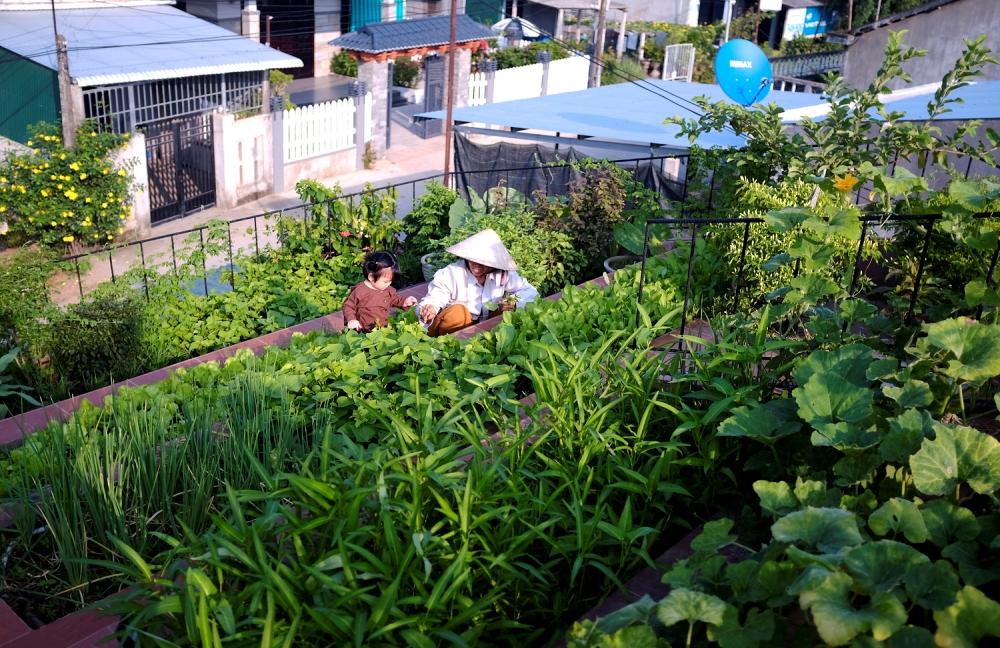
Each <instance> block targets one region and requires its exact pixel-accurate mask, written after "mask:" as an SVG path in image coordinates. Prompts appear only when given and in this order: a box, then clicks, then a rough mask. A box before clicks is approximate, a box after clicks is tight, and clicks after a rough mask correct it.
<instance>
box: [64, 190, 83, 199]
mask: <svg viewBox="0 0 1000 648" xmlns="http://www.w3.org/2000/svg"><path fill="white" fill-rule="evenodd" d="M63 195H64V196H66V197H67V198H69V199H70V200H76V199H77V198H79V197H80V194H78V193H76V192H75V191H73V188H72V187H71V188H69V189H67V190H66V191H64V192H63Z"/></svg>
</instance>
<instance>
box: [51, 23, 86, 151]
mask: <svg viewBox="0 0 1000 648" xmlns="http://www.w3.org/2000/svg"><path fill="white" fill-rule="evenodd" d="M56 61H57V63H58V66H59V70H58V76H59V118H60V121H62V132H63V145H64V146H65V147H66V148H68V149H70V148H73V147H74V146H75V145H76V129H77V128H78V127H79V126H80V124H79V121H80V120H79V119H77V114H76V109H75V106H74V105H73V80H72V79H71V78H70V75H69V52H68V51H67V50H66V39H65V38H63V35H62V34H56Z"/></svg>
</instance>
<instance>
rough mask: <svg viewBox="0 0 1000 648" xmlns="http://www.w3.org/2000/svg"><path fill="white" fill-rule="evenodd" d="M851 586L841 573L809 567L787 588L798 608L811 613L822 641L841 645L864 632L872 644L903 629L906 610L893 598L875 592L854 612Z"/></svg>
mask: <svg viewBox="0 0 1000 648" xmlns="http://www.w3.org/2000/svg"><path fill="white" fill-rule="evenodd" d="M852 584H853V581H852V579H851V577H850V576H848V575H847V574H845V573H843V572H830V571H827V570H825V569H823V568H821V567H811V568H809V569H808V570H807V571H806V573H805V574H803V576H802V578H800V579H799V581H798V582H797V583H796V584H795V585H793V586H792V588H791V589H792V591H793V592H794V593H798V595H799V605H800V606H801V607H802V609H803V610H809V612H811V613H812V618H813V623H814V624H815V625H816V631H817V632H818V633H819V636H820V638H822V639H823V641H824V642H826V643H827V644H828V645H831V646H842V645H844V644H846V643H848V642H850V641H851V640H852V639H854V638H855V637H857V636H858V635H860V634H862V633H864V632H868V631H871V633H872V636H873V637H874V638H875V640H876V641H885V640H886V639H888V638H889V637H891V636H892V635H893V633H895V632H896V631H897V630H899V629H900V628H902V627H903V625H904V624H905V623H906V618H907V614H906V609H905V608H904V607H903V604H902V603H901V602H900V601H899V599H898V598H897V597H896V596H895V595H893V594H888V593H885V592H878V593H877V594H875V595H873V596H872V597H871V599H870V601H869V603H868V605H867V606H865V607H864V608H861V609H855V608H854V607H853V606H852V605H851V601H850V595H851V587H852Z"/></svg>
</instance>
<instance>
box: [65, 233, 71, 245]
mask: <svg viewBox="0 0 1000 648" xmlns="http://www.w3.org/2000/svg"><path fill="white" fill-rule="evenodd" d="M63 240H64V241H66V242H67V243H72V242H73V235H72V234H67V235H66V236H64V237H63Z"/></svg>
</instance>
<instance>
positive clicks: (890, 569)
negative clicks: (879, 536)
mask: <svg viewBox="0 0 1000 648" xmlns="http://www.w3.org/2000/svg"><path fill="white" fill-rule="evenodd" d="M929 562H930V559H929V558H928V557H927V556H925V555H924V554H922V553H920V552H919V551H917V550H916V549H914V548H913V547H911V546H910V545H908V544H903V543H902V542H896V541H894V540H877V541H875V542H866V543H865V544H863V545H861V546H858V547H854V548H853V549H851V550H850V551H848V552H847V556H846V557H845V558H844V567H845V568H846V569H847V571H848V573H850V574H851V576H853V577H854V583H855V586H856V587H860V588H861V590H862V591H864V592H866V593H868V594H874V593H875V592H893V591H895V590H896V589H897V588H899V587H901V586H902V583H903V578H904V577H905V576H906V574H907V573H908V572H909V571H910V570H911V569H913V568H914V567H916V566H917V565H921V564H924V563H929Z"/></svg>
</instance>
